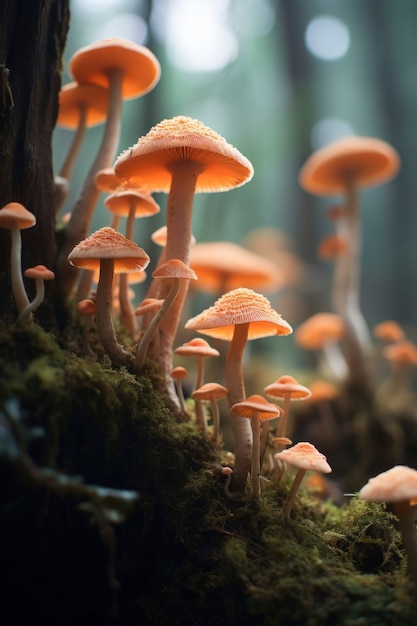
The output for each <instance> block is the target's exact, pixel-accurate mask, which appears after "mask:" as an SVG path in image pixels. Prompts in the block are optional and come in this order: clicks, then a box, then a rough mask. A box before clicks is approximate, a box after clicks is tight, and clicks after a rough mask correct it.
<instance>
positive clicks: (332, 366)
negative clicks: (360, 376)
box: [321, 341, 348, 381]
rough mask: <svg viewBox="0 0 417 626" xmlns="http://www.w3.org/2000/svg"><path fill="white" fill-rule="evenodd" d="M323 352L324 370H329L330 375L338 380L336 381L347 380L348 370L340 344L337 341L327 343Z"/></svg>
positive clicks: (322, 349) (323, 347)
mask: <svg viewBox="0 0 417 626" xmlns="http://www.w3.org/2000/svg"><path fill="white" fill-rule="evenodd" d="M321 351H322V354H321V358H322V360H323V369H324V370H325V371H327V370H328V371H329V373H330V375H331V376H333V377H334V378H336V380H340V381H343V380H346V376H347V373H348V368H347V363H346V360H345V358H344V356H343V354H342V352H341V349H340V346H339V344H338V343H336V341H326V342H325V343H324V344H323V346H322V348H321Z"/></svg>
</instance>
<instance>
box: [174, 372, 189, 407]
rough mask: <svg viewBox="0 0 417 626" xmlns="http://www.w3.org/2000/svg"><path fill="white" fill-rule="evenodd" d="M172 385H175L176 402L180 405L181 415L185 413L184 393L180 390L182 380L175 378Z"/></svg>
mask: <svg viewBox="0 0 417 626" xmlns="http://www.w3.org/2000/svg"><path fill="white" fill-rule="evenodd" d="M174 385H175V389H176V391H177V396H178V400H179V403H180V407H181V411H182V412H183V413H187V407H186V406H185V398H184V391H183V389H182V380H181V379H180V378H177V379H176V380H175V381H174Z"/></svg>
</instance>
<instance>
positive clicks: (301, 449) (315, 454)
mask: <svg viewBox="0 0 417 626" xmlns="http://www.w3.org/2000/svg"><path fill="white" fill-rule="evenodd" d="M275 458H276V459H278V460H279V461H284V462H285V463H288V465H292V466H293V467H295V468H297V473H296V475H295V478H294V481H293V484H292V486H291V490H290V493H289V494H288V498H287V500H286V502H285V505H284V513H285V514H286V515H290V513H291V509H292V506H293V504H294V500H295V496H296V494H297V491H298V488H299V486H300V484H301V481H302V480H303V478H304V476H305V474H306V472H307V471H308V470H313V471H315V472H322V473H323V474H329V473H330V472H331V471H332V468H331V467H330V465H329V464H328V463H327V460H326V457H325V456H324V454H321V452H319V451H318V450H317V448H316V447H315V446H313V445H312V444H311V443H308V442H307V441H301V442H300V443H296V444H295V446H292V447H291V448H287V449H286V450H281V452H277V453H276V454H275Z"/></svg>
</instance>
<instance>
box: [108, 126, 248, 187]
mask: <svg viewBox="0 0 417 626" xmlns="http://www.w3.org/2000/svg"><path fill="white" fill-rule="evenodd" d="M177 162H182V163H186V162H190V163H198V164H200V165H201V167H202V171H201V173H200V174H199V175H198V178H197V182H196V186H195V192H196V193H199V192H211V191H227V190H229V189H232V188H233V187H240V186H241V185H243V184H244V183H247V182H248V181H249V180H250V179H251V178H252V176H253V166H252V164H251V163H250V161H248V159H247V158H246V157H244V156H243V155H242V154H241V153H240V152H239V150H237V148H234V147H233V146H232V145H230V144H229V143H227V142H226V140H225V139H224V138H223V137H221V136H220V135H218V134H217V133H216V132H214V131H213V130H211V128H209V127H208V126H205V125H204V124H203V123H202V122H200V121H198V120H195V119H192V118H190V117H184V116H177V117H174V118H172V119H168V120H163V121H162V122H160V123H159V124H157V125H156V126H154V127H153V128H151V130H150V131H149V132H148V134H147V135H144V136H143V137H141V138H140V139H139V140H138V142H137V143H136V144H135V145H134V146H132V147H131V148H129V149H128V150H125V151H124V152H122V154H121V155H120V156H119V157H118V159H117V160H116V162H115V165H114V169H115V172H116V174H117V176H119V177H120V178H122V179H125V180H128V181H130V182H131V183H135V184H137V185H141V186H142V185H143V186H144V187H147V188H149V189H152V190H153V191H165V192H168V191H169V190H170V187H171V170H172V167H173V165H174V164H175V163H177Z"/></svg>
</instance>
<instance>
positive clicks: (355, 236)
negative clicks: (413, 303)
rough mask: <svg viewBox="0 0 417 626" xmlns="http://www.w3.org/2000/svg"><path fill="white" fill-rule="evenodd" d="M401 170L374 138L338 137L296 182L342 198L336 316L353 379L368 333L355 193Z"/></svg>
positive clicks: (359, 373) (362, 373) (360, 368)
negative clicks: (344, 245) (343, 237)
mask: <svg viewBox="0 0 417 626" xmlns="http://www.w3.org/2000/svg"><path fill="white" fill-rule="evenodd" d="M399 167H400V157H399V155H398V153H397V151H396V150H395V149H394V148H393V147H392V146H390V145H389V144H388V143H386V142H385V141H381V140H380V139H375V138H373V137H355V136H353V137H342V138H341V139H338V140H336V141H334V142H333V143H331V144H329V145H327V146H325V147H324V148H321V149H320V150H317V151H316V152H315V153H313V154H312V155H311V156H310V157H309V158H308V159H307V161H306V162H305V164H304V165H303V167H302V168H301V170H300V173H299V183H300V185H301V187H302V188H303V189H305V190H306V191H308V192H310V193H313V194H317V195H333V194H342V195H343V196H344V207H345V209H346V227H347V242H348V244H349V245H348V249H347V250H346V254H345V255H344V257H343V259H344V261H345V263H344V266H343V271H342V274H343V275H342V288H341V290H340V294H339V301H338V302H337V308H336V309H335V312H336V313H338V314H339V315H341V316H342V318H343V320H344V322H345V329H346V350H347V360H348V364H349V372H350V375H351V378H352V379H353V380H354V381H355V382H356V381H360V384H361V385H362V386H363V381H366V380H367V374H368V372H367V371H366V367H365V360H364V347H365V346H367V344H368V343H369V332H368V329H367V325H366V322H365V320H364V318H363V315H362V313H361V310H360V306H359V273H360V253H361V221H360V210H359V191H360V190H361V189H362V188H364V187H370V186H372V185H377V184H382V183H385V182H387V181H389V180H390V179H392V178H393V177H394V176H395V175H396V174H397V172H398V170H399Z"/></svg>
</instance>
